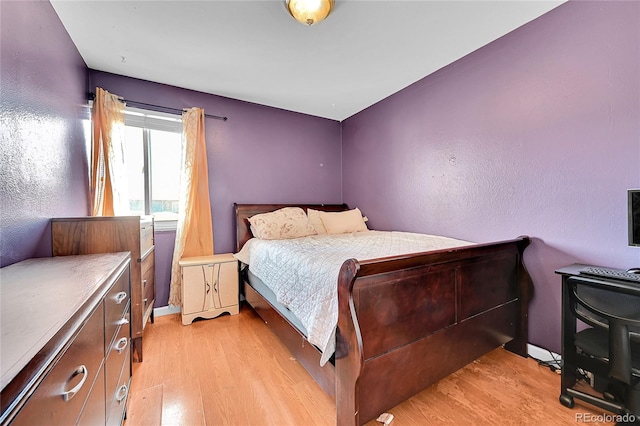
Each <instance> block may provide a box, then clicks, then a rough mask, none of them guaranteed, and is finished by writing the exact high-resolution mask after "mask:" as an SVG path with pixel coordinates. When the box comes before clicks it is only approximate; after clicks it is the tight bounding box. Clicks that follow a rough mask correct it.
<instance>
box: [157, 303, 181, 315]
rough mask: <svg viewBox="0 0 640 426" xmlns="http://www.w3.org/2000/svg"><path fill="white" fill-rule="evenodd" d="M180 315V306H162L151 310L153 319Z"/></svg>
mask: <svg viewBox="0 0 640 426" xmlns="http://www.w3.org/2000/svg"><path fill="white" fill-rule="evenodd" d="M179 313H180V306H162V307H160V308H153V316H154V317H162V316H165V315H173V314H179Z"/></svg>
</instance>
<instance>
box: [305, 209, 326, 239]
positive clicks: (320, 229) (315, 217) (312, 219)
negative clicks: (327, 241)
mask: <svg viewBox="0 0 640 426" xmlns="http://www.w3.org/2000/svg"><path fill="white" fill-rule="evenodd" d="M307 217H308V218H309V223H310V224H311V226H313V229H315V230H316V233H317V234H318V235H322V234H326V233H327V229H326V228H325V227H324V224H323V223H322V219H320V211H319V210H314V209H307Z"/></svg>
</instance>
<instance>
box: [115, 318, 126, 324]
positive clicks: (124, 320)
mask: <svg viewBox="0 0 640 426" xmlns="http://www.w3.org/2000/svg"><path fill="white" fill-rule="evenodd" d="M127 324H129V320H128V319H126V318H120V319H119V320H118V322H117V323H116V325H127Z"/></svg>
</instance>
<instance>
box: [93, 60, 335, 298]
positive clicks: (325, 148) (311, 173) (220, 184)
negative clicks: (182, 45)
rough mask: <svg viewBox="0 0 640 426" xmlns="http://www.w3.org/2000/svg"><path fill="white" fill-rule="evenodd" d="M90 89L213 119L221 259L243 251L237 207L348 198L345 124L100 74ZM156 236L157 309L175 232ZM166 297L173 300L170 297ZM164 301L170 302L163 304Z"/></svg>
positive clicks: (212, 181)
mask: <svg viewBox="0 0 640 426" xmlns="http://www.w3.org/2000/svg"><path fill="white" fill-rule="evenodd" d="M90 87H91V88H92V89H91V90H93V91H95V87H101V88H103V89H106V90H108V91H109V92H111V93H115V94H117V95H119V96H122V97H124V98H125V99H129V100H134V101H138V102H144V103H149V104H155V105H162V106H167V107H172V108H185V107H193V106H197V107H201V108H204V109H205V112H206V113H208V114H213V115H220V116H227V117H229V120H228V121H221V120H216V119H213V118H208V119H207V120H206V123H205V125H206V139H207V158H208V164H209V190H210V196H211V206H212V215H213V234H214V245H215V252H216V253H225V252H232V251H234V249H235V224H234V211H233V203H234V202H237V203H280V202H281V203H286V202H307V203H334V202H337V203H339V202H341V200H342V192H341V190H342V188H341V185H342V178H341V167H342V164H341V148H342V147H341V139H340V123H339V122H337V121H332V120H327V119H322V118H318V117H312V116H308V115H304V114H298V113H294V112H290V111H284V110H281V109H276V108H271V107H267V106H262V105H257V104H252V103H248V102H242V101H238V100H234V99H229V98H224V97H220V96H214V95H209V94H205V93H201V92H196V91H192V90H187V89H181V88H177V87H173V86H167V85H163V84H158V83H152V82H148V81H144V80H138V79H133V78H128V77H123V76H119V75H115V74H109V73H104V72H100V71H90ZM163 234H165V235H159V234H157V235H156V241H157V245H158V247H157V249H158V253H159V254H162V253H164V254H165V255H163V256H162V259H163V260H158V261H157V262H156V279H157V285H156V290H157V292H158V297H157V300H156V306H165V305H166V303H167V298H168V291H169V290H168V286H169V280H170V260H171V256H169V257H168V260H169V262H165V260H166V259H167V256H166V253H169V252H170V253H171V254H173V252H172V247H169V248H168V247H164V244H169V245H171V246H172V245H173V241H174V240H175V233H170V232H169V233H163ZM165 294H166V296H165ZM161 296H162V298H161Z"/></svg>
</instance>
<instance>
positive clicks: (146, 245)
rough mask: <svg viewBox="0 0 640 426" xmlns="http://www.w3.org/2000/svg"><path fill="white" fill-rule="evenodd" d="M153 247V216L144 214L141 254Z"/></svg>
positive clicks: (141, 231)
mask: <svg viewBox="0 0 640 426" xmlns="http://www.w3.org/2000/svg"><path fill="white" fill-rule="evenodd" d="M151 247H153V218H152V217H151V216H144V217H141V218H140V256H144V254H145V253H146V252H147V251H148V250H149V249H150V248H151Z"/></svg>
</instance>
